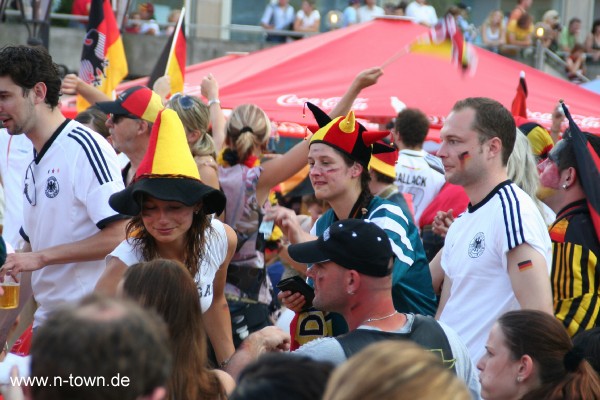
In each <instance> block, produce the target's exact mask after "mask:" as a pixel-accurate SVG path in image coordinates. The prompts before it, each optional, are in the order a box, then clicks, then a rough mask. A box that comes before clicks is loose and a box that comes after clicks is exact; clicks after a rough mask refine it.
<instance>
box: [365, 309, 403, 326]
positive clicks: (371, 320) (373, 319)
mask: <svg viewBox="0 0 600 400" xmlns="http://www.w3.org/2000/svg"><path fill="white" fill-rule="evenodd" d="M396 314H398V311H394V312H393V313H391V314H390V315H386V316H384V317H379V318H369V319H367V320H365V322H364V323H366V322H373V321H381V320H382V319H388V318H390V317H393V316H394V315H396Z"/></svg>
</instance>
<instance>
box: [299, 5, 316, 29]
mask: <svg viewBox="0 0 600 400" xmlns="http://www.w3.org/2000/svg"><path fill="white" fill-rule="evenodd" d="M298 18H300V19H301V20H302V28H309V27H311V26H313V24H314V23H315V22H317V23H318V21H320V20H321V14H319V10H313V11H312V12H311V13H310V15H308V16H307V15H306V14H304V10H299V11H298V12H297V13H296V19H298ZM318 30H319V26H318V25H317V31H318Z"/></svg>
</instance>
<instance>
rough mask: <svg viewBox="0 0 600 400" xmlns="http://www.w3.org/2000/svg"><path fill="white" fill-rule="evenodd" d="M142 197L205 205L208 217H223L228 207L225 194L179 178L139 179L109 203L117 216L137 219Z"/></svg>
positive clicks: (118, 193)
mask: <svg viewBox="0 0 600 400" xmlns="http://www.w3.org/2000/svg"><path fill="white" fill-rule="evenodd" d="M142 194H147V195H149V196H152V197H154V198H157V199H159V200H163V201H177V202H179V203H182V204H185V205H186V206H190V207H191V206H193V205H195V204H198V203H200V202H202V209H203V210H204V213H205V214H217V215H218V214H221V213H222V212H223V210H224V209H225V204H226V198H225V195H224V194H223V192H221V191H219V190H216V189H214V188H212V187H210V186H208V185H205V184H203V183H202V182H200V181H198V180H195V179H190V178H176V177H165V178H143V179H140V180H139V181H136V182H134V183H132V184H131V185H129V186H128V187H126V188H125V189H124V190H121V191H120V192H117V193H115V194H113V195H112V196H110V199H109V200H108V204H109V205H110V206H111V207H112V208H113V209H114V210H115V211H117V212H118V213H121V214H124V215H130V216H136V215H138V214H139V213H140V212H141V210H142V204H141V202H142V197H143V196H141V195H142Z"/></svg>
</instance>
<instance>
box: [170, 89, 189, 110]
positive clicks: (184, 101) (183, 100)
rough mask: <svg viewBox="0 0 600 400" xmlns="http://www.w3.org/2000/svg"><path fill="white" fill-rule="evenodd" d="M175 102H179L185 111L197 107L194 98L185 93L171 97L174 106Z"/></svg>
mask: <svg viewBox="0 0 600 400" xmlns="http://www.w3.org/2000/svg"><path fill="white" fill-rule="evenodd" d="M173 102H177V104H179V105H180V106H181V107H182V108H183V109H184V110H189V109H190V108H192V107H194V106H195V105H196V104H195V103H194V98H193V97H192V96H188V95H187V94H183V93H175V94H174V95H173V96H171V98H170V99H169V103H171V104H172V103H173Z"/></svg>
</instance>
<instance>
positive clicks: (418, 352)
mask: <svg viewBox="0 0 600 400" xmlns="http://www.w3.org/2000/svg"><path fill="white" fill-rule="evenodd" d="M412 399H419V400H469V399H471V395H470V394H469V391H468V390H467V388H466V386H465V385H464V383H463V382H462V381H461V380H460V379H458V378H457V377H456V375H454V374H453V373H452V372H451V371H450V370H448V369H447V367H446V366H444V362H443V360H441V359H440V357H439V356H438V355H437V354H435V353H434V352H432V351H428V350H425V349H423V348H422V347H421V346H418V345H417V344H415V343H412V342H410V341H404V340H403V341H383V342H378V343H376V344H373V345H370V346H368V347H367V348H365V349H364V350H362V351H361V352H360V353H358V354H357V355H356V356H354V357H352V358H351V359H350V360H349V361H347V362H346V363H345V364H343V365H341V366H340V367H339V368H338V369H337V370H335V371H334V373H333V375H332V376H331V378H330V379H329V383H328V384H327V388H326V389H325V395H324V396H323V400H412Z"/></svg>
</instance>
